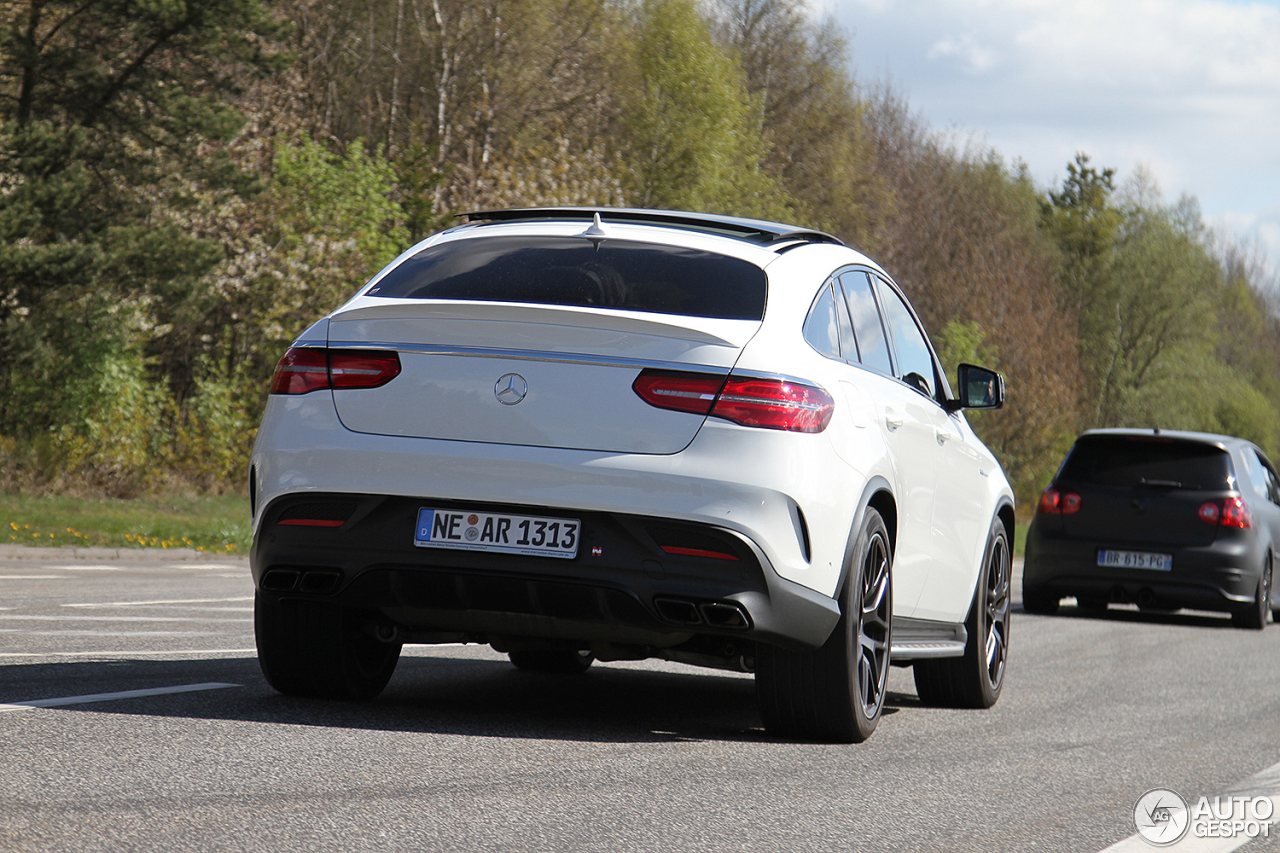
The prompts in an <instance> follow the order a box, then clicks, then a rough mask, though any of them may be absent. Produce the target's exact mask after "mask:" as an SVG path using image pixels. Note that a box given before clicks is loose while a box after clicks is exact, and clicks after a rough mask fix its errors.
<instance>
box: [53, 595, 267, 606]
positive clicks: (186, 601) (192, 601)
mask: <svg viewBox="0 0 1280 853" xmlns="http://www.w3.org/2000/svg"><path fill="white" fill-rule="evenodd" d="M229 601H253V596H252V595H244V596H240V597H238V598H181V599H179V598H171V599H166V600H163V601H107V602H96V601H91V602H86V603H84V604H64V605H62V606H63V607H143V606H146V605H150V604H225V603H227V602H229Z"/></svg>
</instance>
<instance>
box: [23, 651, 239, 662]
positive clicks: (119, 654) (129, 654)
mask: <svg viewBox="0 0 1280 853" xmlns="http://www.w3.org/2000/svg"><path fill="white" fill-rule="evenodd" d="M257 653H258V650H257V649H162V650H160V651H151V650H145V649H139V650H137V651H134V650H132V649H112V650H111V651H97V652H0V658H85V657H88V658H107V659H116V660H118V659H120V658H135V657H138V656H139V655H239V654H257Z"/></svg>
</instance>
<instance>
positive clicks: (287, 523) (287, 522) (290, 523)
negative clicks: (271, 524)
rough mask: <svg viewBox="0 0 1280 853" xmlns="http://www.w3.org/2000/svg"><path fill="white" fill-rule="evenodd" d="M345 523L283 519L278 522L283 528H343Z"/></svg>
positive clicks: (325, 520)
mask: <svg viewBox="0 0 1280 853" xmlns="http://www.w3.org/2000/svg"><path fill="white" fill-rule="evenodd" d="M345 523H346V522H344V521H340V520H339V519H336V518H282V519H280V520H279V521H277V522H276V524H279V525H280V526H281V527H341V526H342V525H343V524H345Z"/></svg>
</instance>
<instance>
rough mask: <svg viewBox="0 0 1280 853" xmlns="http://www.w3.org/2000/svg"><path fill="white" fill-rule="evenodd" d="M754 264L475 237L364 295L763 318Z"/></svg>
mask: <svg viewBox="0 0 1280 853" xmlns="http://www.w3.org/2000/svg"><path fill="white" fill-rule="evenodd" d="M765 294H766V281H765V274H764V270H762V269H760V268H759V267H758V266H756V265H755V264H752V263H749V262H747V261H744V260H741V259H739V258H732V257H729V256H727V255H719V254H715V253H713V252H704V251H700V250H698V249H686V248H681V247H678V246H661V245H654V244H651V243H636V242H630V241H626V240H604V241H602V242H601V243H599V246H598V247H597V246H595V245H593V244H592V242H591V241H589V240H586V239H583V238H581V237H513V236H492V237H475V238H470V239H464V240H451V241H448V242H444V243H439V244H436V245H434V246H429V247H427V248H425V249H423V250H422V251H421V252H419V253H418V254H416V255H414V256H413V257H411V258H408V259H407V260H405V261H404V262H403V263H402V264H400V265H399V266H398V267H396V268H395V269H393V270H391V271H390V272H388V273H387V274H386V276H384V277H383V278H382V280H381V281H379V282H378V284H377V285H376V286H374V287H373V288H372V289H370V290H369V292H368V295H369V296H383V297H392V296H394V297H400V298H407V299H451V300H469V301H477V302H524V303H533V304H537V305H575V306H584V307H593V308H612V309H615V310H622V311H649V312H653V313H657V314H683V315H686V316H691V317H715V318H721V319H726V320H760V319H762V318H763V317H764V305H765Z"/></svg>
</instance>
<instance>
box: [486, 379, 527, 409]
mask: <svg viewBox="0 0 1280 853" xmlns="http://www.w3.org/2000/svg"><path fill="white" fill-rule="evenodd" d="M493 393H494V396H496V397H497V398H498V402H499V403H501V404H502V405H504V406H514V405H515V404H516V403H519V402H520V401H521V400H523V399H524V395H525V394H528V393H529V383H528V382H525V381H524V377H523V376H521V375H520V374H519V373H508V374H507V375H506V376H503V377H502V378H500V379H499V380H498V384H497V385H494V386H493Z"/></svg>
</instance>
